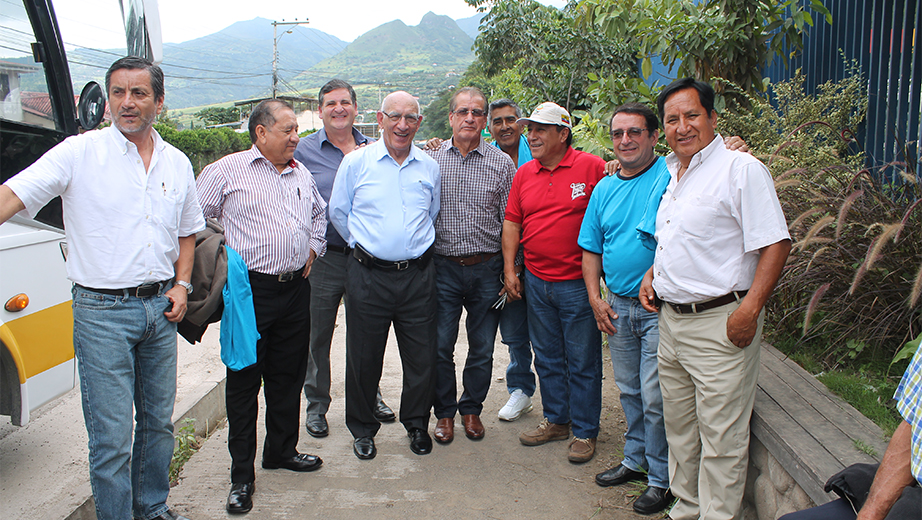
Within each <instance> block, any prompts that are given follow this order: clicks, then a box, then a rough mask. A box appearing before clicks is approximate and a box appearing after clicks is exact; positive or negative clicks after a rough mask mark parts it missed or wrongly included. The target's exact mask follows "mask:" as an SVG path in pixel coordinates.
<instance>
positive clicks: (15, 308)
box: [3, 293, 29, 312]
mask: <svg viewBox="0 0 922 520" xmlns="http://www.w3.org/2000/svg"><path fill="white" fill-rule="evenodd" d="M28 306H29V297H28V296H26V294H25V293H19V294H17V295H16V296H13V297H12V298H10V299H9V300H7V301H6V305H4V306H3V308H4V309H6V310H7V311H8V312H19V311H21V310H23V309H25V308H26V307H28Z"/></svg>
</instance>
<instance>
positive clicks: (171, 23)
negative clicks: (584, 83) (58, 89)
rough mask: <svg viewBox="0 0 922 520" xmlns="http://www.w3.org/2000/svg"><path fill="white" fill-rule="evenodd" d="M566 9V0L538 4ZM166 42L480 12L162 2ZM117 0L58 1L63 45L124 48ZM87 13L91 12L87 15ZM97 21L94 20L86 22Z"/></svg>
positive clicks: (445, 1)
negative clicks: (233, 28) (241, 29)
mask: <svg viewBox="0 0 922 520" xmlns="http://www.w3.org/2000/svg"><path fill="white" fill-rule="evenodd" d="M540 1H541V2H542V3H544V4H547V5H554V6H556V7H561V6H563V5H564V4H565V3H566V2H565V1H564V0H540ZM158 3H159V6H160V19H161V25H162V32H163V41H164V42H166V43H180V42H184V41H187V40H192V39H195V38H199V37H201V36H205V35H208V34H211V33H214V32H217V31H220V30H221V29H224V28H225V27H227V26H229V25H231V24H233V23H234V22H238V21H242V20H252V19H253V18H256V17H261V18H266V19H269V20H276V21H281V20H283V19H284V20H286V21H292V20H294V19H295V18H297V19H299V20H303V19H305V18H307V19H308V20H309V22H310V25H309V27H313V28H314V29H319V30H321V31H324V32H326V33H329V34H332V35H334V36H336V37H338V38H339V39H341V40H344V41H347V42H351V41H352V40H354V39H355V38H356V37H358V36H360V35H362V34H364V33H365V32H367V31H369V30H371V29H373V28H375V27H377V26H379V25H381V24H383V23H386V22H389V21H391V20H395V19H398V18H399V19H400V20H403V22H404V23H406V24H407V25H417V24H419V21H420V19H422V17H423V15H424V14H426V13H427V12H429V11H432V12H434V13H436V14H441V15H447V16H449V17H451V18H454V19H459V18H466V17H469V16H473V15H474V14H476V10H475V9H474V8H472V7H470V6H468V5H467V4H466V3H464V1H463V0H439V1H431V0H429V1H426V0H392V1H387V0H384V1H382V0H339V1H324V2H303V1H302V2H298V1H292V0H158ZM118 5H119V3H118V0H56V1H55V9H56V11H57V16H58V19H59V20H60V22H61V32H62V34H63V36H64V39H65V41H68V40H70V41H71V42H74V43H78V44H79V45H82V46H88V47H95V48H113V47H118V46H122V47H124V36H123V33H122V30H121V27H120V26H119V25H118V24H120V23H121V22H120V20H121V15H120V11H119V7H118ZM88 13H91V14H90V15H89V16H88ZM88 20H93V21H92V22H89V23H88V22H87V21H88Z"/></svg>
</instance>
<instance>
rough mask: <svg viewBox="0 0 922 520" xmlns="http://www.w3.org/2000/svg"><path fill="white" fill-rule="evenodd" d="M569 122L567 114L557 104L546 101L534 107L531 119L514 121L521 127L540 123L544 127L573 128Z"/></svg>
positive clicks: (525, 118)
mask: <svg viewBox="0 0 922 520" xmlns="http://www.w3.org/2000/svg"><path fill="white" fill-rule="evenodd" d="M570 121H571V119H570V113H569V112H567V111H566V110H565V109H564V108H563V107H562V106H560V105H558V104H557V103H551V102H550V101H547V102H545V103H541V104H540V105H538V106H537V107H535V110H534V111H533V112H532V113H531V117H523V118H521V119H519V120H518V121H516V123H518V124H520V125H523V126H524V125H527V124H528V123H542V124H545V125H558V126H565V127H567V128H573V125H572V124H571V123H570Z"/></svg>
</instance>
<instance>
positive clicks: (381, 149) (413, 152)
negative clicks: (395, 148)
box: [371, 138, 425, 166]
mask: <svg viewBox="0 0 922 520" xmlns="http://www.w3.org/2000/svg"><path fill="white" fill-rule="evenodd" d="M371 146H372V150H373V151H372V153H374V158H375V160H376V161H380V160H381V159H384V158H385V157H390V158H391V160H392V161H394V163H396V162H397V160H396V159H394V158H393V157H391V154H390V152H388V151H387V146H386V145H385V144H384V139H383V138H382V139H378V140H377V141H375V142H374V144H372V145H371ZM421 153H425V152H423V151H422V150H420V149H419V148H417V147H416V145H415V144H411V145H410V153H409V155H407V158H406V160H404V161H403V164H401V166H403V165H405V164H407V163H408V162H409V161H414V160H416V159H417V158H418V155H417V154H421Z"/></svg>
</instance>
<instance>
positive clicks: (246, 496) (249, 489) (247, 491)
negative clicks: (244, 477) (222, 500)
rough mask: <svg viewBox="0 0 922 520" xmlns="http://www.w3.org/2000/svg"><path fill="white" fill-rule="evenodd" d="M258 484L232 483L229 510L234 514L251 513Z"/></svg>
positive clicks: (228, 496)
mask: <svg viewBox="0 0 922 520" xmlns="http://www.w3.org/2000/svg"><path fill="white" fill-rule="evenodd" d="M255 490H256V484H255V483H253V482H247V483H246V484H231V490H230V494H229V495H227V512H228V513H234V514H242V513H249V512H250V509H253V491H255Z"/></svg>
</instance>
